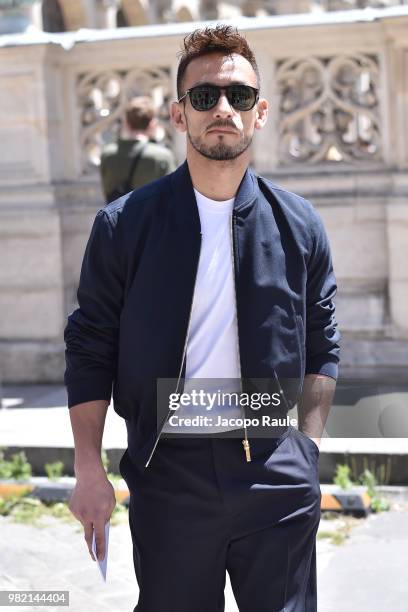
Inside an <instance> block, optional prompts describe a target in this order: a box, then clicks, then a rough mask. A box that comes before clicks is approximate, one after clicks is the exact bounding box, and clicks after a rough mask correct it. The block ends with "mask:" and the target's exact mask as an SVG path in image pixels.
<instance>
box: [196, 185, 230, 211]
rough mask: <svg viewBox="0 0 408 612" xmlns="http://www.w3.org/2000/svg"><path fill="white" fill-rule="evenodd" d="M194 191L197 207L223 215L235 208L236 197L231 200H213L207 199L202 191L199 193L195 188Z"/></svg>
mask: <svg viewBox="0 0 408 612" xmlns="http://www.w3.org/2000/svg"><path fill="white" fill-rule="evenodd" d="M193 189H194V193H195V196H196V200H197V205H198V206H200V207H204V208H205V209H206V210H209V211H211V212H218V213H223V212H225V211H230V210H232V208H233V206H234V201H235V197H234V198H230V199H229V200H212V199H211V198H207V196H205V195H203V194H202V193H200V191H198V190H197V189H196V188H195V187H193Z"/></svg>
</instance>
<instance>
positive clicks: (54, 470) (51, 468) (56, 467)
mask: <svg viewBox="0 0 408 612" xmlns="http://www.w3.org/2000/svg"><path fill="white" fill-rule="evenodd" d="M63 469H64V464H63V462H62V461H54V463H46V464H45V465H44V470H45V473H46V474H47V476H48V478H49V479H50V480H58V479H59V478H61V476H62V470H63Z"/></svg>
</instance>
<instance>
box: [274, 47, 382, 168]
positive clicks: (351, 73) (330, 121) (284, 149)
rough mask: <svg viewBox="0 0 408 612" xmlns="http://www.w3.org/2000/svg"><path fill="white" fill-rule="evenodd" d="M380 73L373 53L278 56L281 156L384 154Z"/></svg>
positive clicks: (361, 157) (305, 159)
mask: <svg viewBox="0 0 408 612" xmlns="http://www.w3.org/2000/svg"><path fill="white" fill-rule="evenodd" d="M379 78H380V74H379V66H378V57H377V56H375V55H374V56H369V55H362V54H357V53H355V54H353V55H344V54H337V55H334V56H332V57H328V58H325V57H306V58H288V59H286V60H280V61H279V62H278V65H277V82H278V86H279V92H280V104H279V111H280V113H279V160H280V162H281V163H283V164H293V163H298V164H305V163H307V164H314V163H316V162H321V161H325V162H332V163H334V164H336V163H338V162H342V161H348V162H355V163H358V162H360V161H371V160H381V159H383V156H382V136H383V135H382V133H381V128H382V125H381V118H380V105H379V96H378V91H379V87H380V83H379Z"/></svg>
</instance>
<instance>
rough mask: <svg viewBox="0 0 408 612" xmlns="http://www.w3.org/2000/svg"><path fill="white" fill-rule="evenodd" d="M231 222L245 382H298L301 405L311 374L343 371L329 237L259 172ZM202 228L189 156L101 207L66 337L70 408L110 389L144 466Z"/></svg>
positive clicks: (293, 392) (173, 375) (176, 375)
mask: <svg viewBox="0 0 408 612" xmlns="http://www.w3.org/2000/svg"><path fill="white" fill-rule="evenodd" d="M231 227H232V232H233V233H232V238H233V253H234V269H235V287H236V300H237V319H238V344H239V354H240V362H241V376H242V381H246V380H251V379H263V380H268V379H273V378H274V377H275V379H276V378H277V376H278V377H279V380H286V379H287V380H296V381H297V384H296V388H295V389H293V388H292V387H291V386H290V385H288V386H287V389H286V398H287V402H286V405H287V406H289V407H292V406H293V405H294V403H295V402H296V399H297V398H298V396H299V393H300V391H301V389H302V384H303V379H304V376H305V374H309V373H314V374H323V375H326V376H330V377H332V378H334V379H337V375H338V362H339V352H340V347H339V340H340V332H339V330H338V324H337V321H336V318H335V307H334V304H333V297H334V296H335V294H336V290H337V286H336V280H335V276H334V273H333V267H332V260H331V254H330V247H329V242H328V239H327V235H326V232H325V230H324V227H323V224H322V221H321V218H320V216H319V215H318V213H317V212H316V210H315V209H314V208H313V206H312V205H311V204H310V203H309V202H308V201H307V200H305V199H304V198H302V197H300V196H298V195H296V194H293V193H291V192H289V191H286V190H285V189H282V188H280V187H278V186H276V185H275V184H273V183H272V182H270V181H269V180H266V179H264V178H262V177H261V176H259V175H257V174H255V173H254V171H253V170H252V169H251V168H248V169H247V171H246V173H245V175H244V177H243V179H242V181H241V184H240V187H239V190H238V192H237V194H236V198H235V202H234V209H233V214H232V226H231ZM200 229H201V228H200V218H199V213H198V208H197V204H196V200H195V195H194V191H193V185H192V182H191V177H190V173H189V169H188V164H187V162H186V161H185V162H184V163H183V164H182V165H181V166H180V167H179V168H177V170H176V171H175V172H173V173H171V174H169V175H167V176H165V177H163V178H161V179H159V180H157V181H154V182H152V183H149V184H148V185H146V186H144V187H142V188H140V189H137V190H135V191H132V192H131V193H130V194H127V195H126V196H123V197H121V198H120V199H118V200H116V201H114V202H111V203H110V204H109V205H107V206H105V207H104V208H102V209H101V210H99V211H98V213H97V215H96V218H95V220H94V224H93V227H92V231H91V234H90V237H89V240H88V244H87V246H86V250H85V254H84V259H83V263H82V269H81V276H80V282H79V288H78V294H77V295H78V304H79V307H78V308H77V309H76V310H74V311H73V312H72V313H71V314H70V315H69V317H68V322H67V325H66V328H65V332H64V338H65V342H66V353H65V354H66V370H65V384H66V387H67V391H68V406H69V407H72V406H74V405H76V404H80V403H82V402H88V401H92V400H110V399H111V395H113V405H114V409H115V411H116V412H117V413H118V414H119V415H120V416H122V417H123V418H124V419H126V426H127V430H128V454H129V456H130V458H131V460H132V462H133V463H135V464H136V465H145V464H146V460H147V458H148V457H149V456H151V453H152V449H154V448H155V445H156V444H157V439H158V433H157V431H158V421H157V413H156V401H157V387H156V382H157V380H158V379H162V378H165V379H175V380H178V381H179V379H180V376H181V377H183V376H184V373H185V349H186V343H187V331H188V323H189V319H190V311H191V305H192V299H193V294H194V285H195V276H196V270H197V266H198V258H199V253H200V246H201V233H200ZM282 386H284V385H283V384H282ZM112 387H113V388H112ZM112 390H113V394H112ZM243 390H245V384H244V385H243ZM163 424H164V423H163ZM159 435H160V432H159Z"/></svg>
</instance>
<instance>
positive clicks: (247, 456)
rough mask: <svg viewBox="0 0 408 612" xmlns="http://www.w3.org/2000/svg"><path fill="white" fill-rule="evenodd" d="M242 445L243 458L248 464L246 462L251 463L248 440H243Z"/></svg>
mask: <svg viewBox="0 0 408 612" xmlns="http://www.w3.org/2000/svg"><path fill="white" fill-rule="evenodd" d="M242 444H243V445H244V450H245V457H246V460H247V463H248V461H251V451H250V448H249V440H248V439H247V438H245V439H244V440H242Z"/></svg>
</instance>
